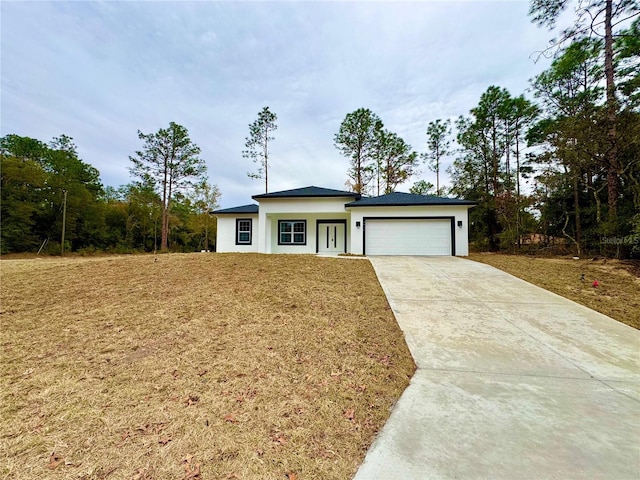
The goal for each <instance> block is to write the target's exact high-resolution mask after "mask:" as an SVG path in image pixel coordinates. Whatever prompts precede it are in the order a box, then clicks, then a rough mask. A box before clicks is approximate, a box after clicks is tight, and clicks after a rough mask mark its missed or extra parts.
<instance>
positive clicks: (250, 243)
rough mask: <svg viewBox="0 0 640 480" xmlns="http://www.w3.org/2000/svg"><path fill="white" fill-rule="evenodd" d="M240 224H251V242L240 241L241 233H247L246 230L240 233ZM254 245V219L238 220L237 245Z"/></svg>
mask: <svg viewBox="0 0 640 480" xmlns="http://www.w3.org/2000/svg"><path fill="white" fill-rule="evenodd" d="M240 222H249V241H248V242H243V241H241V240H240V233H246V230H243V231H242V232H240ZM252 244H253V218H236V245H252Z"/></svg>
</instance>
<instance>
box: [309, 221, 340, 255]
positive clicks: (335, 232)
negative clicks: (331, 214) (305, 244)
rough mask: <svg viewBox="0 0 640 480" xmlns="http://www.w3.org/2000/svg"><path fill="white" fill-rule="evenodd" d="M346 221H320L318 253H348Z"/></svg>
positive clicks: (318, 227)
mask: <svg viewBox="0 0 640 480" xmlns="http://www.w3.org/2000/svg"><path fill="white" fill-rule="evenodd" d="M346 226H347V221H346V220H318V223H317V227H316V228H317V235H316V238H317V248H316V250H317V252H318V253H346V251H347V237H346V236H345V230H346Z"/></svg>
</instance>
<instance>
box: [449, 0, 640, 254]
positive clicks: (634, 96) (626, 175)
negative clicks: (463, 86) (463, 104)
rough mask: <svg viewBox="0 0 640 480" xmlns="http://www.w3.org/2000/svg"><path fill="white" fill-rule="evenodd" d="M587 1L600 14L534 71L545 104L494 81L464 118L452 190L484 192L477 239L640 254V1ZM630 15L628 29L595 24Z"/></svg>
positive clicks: (543, 12)
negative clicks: (599, 32) (602, 30)
mask: <svg viewBox="0 0 640 480" xmlns="http://www.w3.org/2000/svg"><path fill="white" fill-rule="evenodd" d="M556 3H557V2H556ZM551 4H554V2H550V3H549V2H548V3H546V4H545V3H543V2H535V1H534V2H532V14H534V15H537V16H535V17H534V18H535V19H536V21H538V22H539V23H541V24H547V25H548V24H553V21H554V20H555V15H557V14H558V10H553V9H551V8H550V7H549V5H551ZM609 8H613V10H612V11H610V12H609V11H608V9H609ZM583 10H584V11H583V14H584V15H587V14H589V15H591V16H592V18H594V23H593V24H591V26H590V27H588V28H587V27H584V26H583V25H582V23H580V22H576V24H575V25H574V26H573V28H571V29H568V30H566V31H564V32H563V38H561V40H563V41H564V43H563V44H562V45H563V46H562V48H560V49H558V50H557V51H556V54H555V57H554V60H553V62H552V64H551V66H550V68H549V69H547V70H546V71H544V72H543V73H541V74H540V75H538V76H537V77H535V78H534V79H532V80H531V90H532V92H533V96H534V98H535V99H536V100H537V102H536V103H534V102H532V101H530V100H528V99H526V98H525V97H524V96H523V95H520V96H517V97H514V96H512V95H511V94H510V93H509V92H508V91H507V90H505V89H503V88H498V87H490V88H489V89H488V90H487V91H486V92H485V93H484V94H483V95H482V97H481V98H480V102H479V103H478V105H477V106H476V107H475V108H474V109H472V110H471V112H470V115H468V116H463V117H460V118H459V119H458V120H457V122H456V130H457V134H456V141H457V144H458V147H459V149H458V151H457V156H456V159H455V161H454V163H453V166H452V167H451V168H450V170H449V173H450V174H451V177H452V187H451V190H450V191H451V193H453V194H455V195H458V196H461V197H465V198H467V199H469V200H474V201H477V202H478V206H477V207H476V208H474V209H472V210H471V233H470V234H471V240H472V242H474V244H475V245H476V247H477V248H479V249H487V250H493V251H497V250H502V251H517V250H520V249H521V248H522V244H523V243H527V244H528V248H532V247H535V248H551V249H553V247H555V250H560V251H562V250H564V251H566V252H567V253H569V252H571V253H573V254H577V255H583V254H601V255H609V256H617V257H628V256H640V113H639V107H640V63H639V60H640V20H639V19H638V18H637V17H638V10H637V8H631V4H630V3H628V2H627V3H624V2H622V3H620V2H618V3H617V4H615V5H612V2H611V1H610V0H606V1H602V2H592V3H591V4H589V6H588V7H583ZM605 13H606V16H605ZM615 15H618V17H619V18H618V21H616V18H615ZM625 16H626V18H627V19H629V18H634V17H635V20H634V21H633V22H632V23H630V24H627V28H623V29H621V30H619V31H617V32H615V34H614V33H611V32H612V30H611V28H609V29H607V31H608V33H607V34H606V35H604V34H603V35H602V36H597V35H594V32H596V31H597V28H598V26H601V27H602V28H604V27H605V25H606V22H609V26H610V27H611V26H613V27H615V26H616V24H618V25H624V21H623V20H624V17H625ZM600 18H603V20H601V19H600ZM596 19H597V21H596ZM525 184H526V185H525ZM523 186H525V187H526V188H524V189H523Z"/></svg>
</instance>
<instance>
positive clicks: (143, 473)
mask: <svg viewBox="0 0 640 480" xmlns="http://www.w3.org/2000/svg"><path fill="white" fill-rule="evenodd" d="M131 480H153V471H152V470H147V469H146V468H139V469H138V471H137V472H136V473H134V474H133V476H132V477H131Z"/></svg>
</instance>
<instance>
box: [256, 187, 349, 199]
mask: <svg viewBox="0 0 640 480" xmlns="http://www.w3.org/2000/svg"><path fill="white" fill-rule="evenodd" d="M360 196H361V195H360V194H359V193H354V192H345V191H343V190H332V189H330V188H322V187H313V186H311V187H303V188H295V189H293V190H283V191H281V192H272V193H263V194H261V195H254V196H253V197H251V198H253V199H254V200H261V199H263V198H301V197H352V198H355V199H359V198H360Z"/></svg>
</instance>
